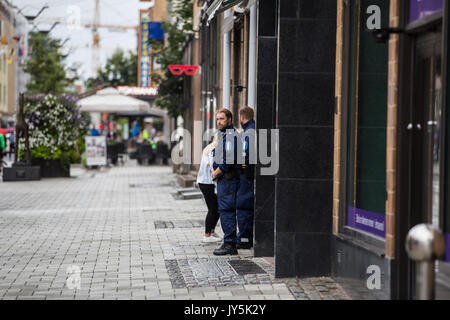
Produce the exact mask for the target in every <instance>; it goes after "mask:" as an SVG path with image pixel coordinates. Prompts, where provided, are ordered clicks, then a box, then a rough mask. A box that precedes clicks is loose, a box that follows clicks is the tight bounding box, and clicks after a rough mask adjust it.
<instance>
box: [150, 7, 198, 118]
mask: <svg viewBox="0 0 450 320" xmlns="http://www.w3.org/2000/svg"><path fill="white" fill-rule="evenodd" d="M168 1H169V2H171V3H172V8H173V10H172V16H173V17H174V20H175V23H173V24H172V23H169V22H164V23H163V25H162V27H163V29H164V31H165V33H166V36H167V41H166V45H164V43H163V42H161V41H152V43H151V45H152V48H153V53H152V58H153V61H155V62H157V63H158V64H159V65H160V66H161V70H163V71H162V72H153V73H152V81H153V82H154V83H156V84H157V85H159V87H158V95H159V97H158V98H157V99H156V101H155V103H156V105H158V106H160V107H161V108H164V109H167V110H168V113H169V115H170V116H171V117H174V118H176V117H177V116H179V115H181V114H182V113H183V78H182V77H181V76H177V75H173V74H172V73H171V72H170V71H169V65H171V64H182V62H183V50H182V49H183V44H184V43H185V41H186V38H187V36H188V34H190V33H191V32H192V16H193V5H192V1H190V0H168Z"/></svg>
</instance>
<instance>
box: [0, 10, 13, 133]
mask: <svg viewBox="0 0 450 320" xmlns="http://www.w3.org/2000/svg"><path fill="white" fill-rule="evenodd" d="M15 36H16V34H15V16H14V11H13V10H12V9H11V8H10V7H9V6H7V5H6V4H5V3H3V2H2V3H0V37H1V42H0V51H1V53H0V117H1V121H2V125H1V126H2V127H3V126H9V125H10V123H11V121H12V119H13V116H14V112H15V104H16V65H17V40H16V39H15Z"/></svg>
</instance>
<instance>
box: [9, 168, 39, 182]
mask: <svg viewBox="0 0 450 320" xmlns="http://www.w3.org/2000/svg"><path fill="white" fill-rule="evenodd" d="M2 171H3V181H4V182H6V181H33V180H41V167H39V166H28V165H24V164H16V165H13V166H12V167H11V168H3V169H2Z"/></svg>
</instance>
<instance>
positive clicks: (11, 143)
mask: <svg viewBox="0 0 450 320" xmlns="http://www.w3.org/2000/svg"><path fill="white" fill-rule="evenodd" d="M15 139H16V135H15V133H14V132H11V134H10V135H9V154H10V156H11V155H13V154H14V148H15V143H16V140H15Z"/></svg>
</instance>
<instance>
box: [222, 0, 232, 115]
mask: <svg viewBox="0 0 450 320" xmlns="http://www.w3.org/2000/svg"><path fill="white" fill-rule="evenodd" d="M231 14H232V12H231V9H228V10H226V11H225V13H224V18H225V19H226V18H227V17H229V16H230V15H231ZM230 36H231V33H230V31H229V32H226V33H225V34H224V35H223V75H222V82H223V90H222V94H223V95H222V101H223V108H226V109H230V96H231V83H230V80H231V70H230V62H231V61H230V60H231V57H230V56H231V52H230V50H231V48H230Z"/></svg>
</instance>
